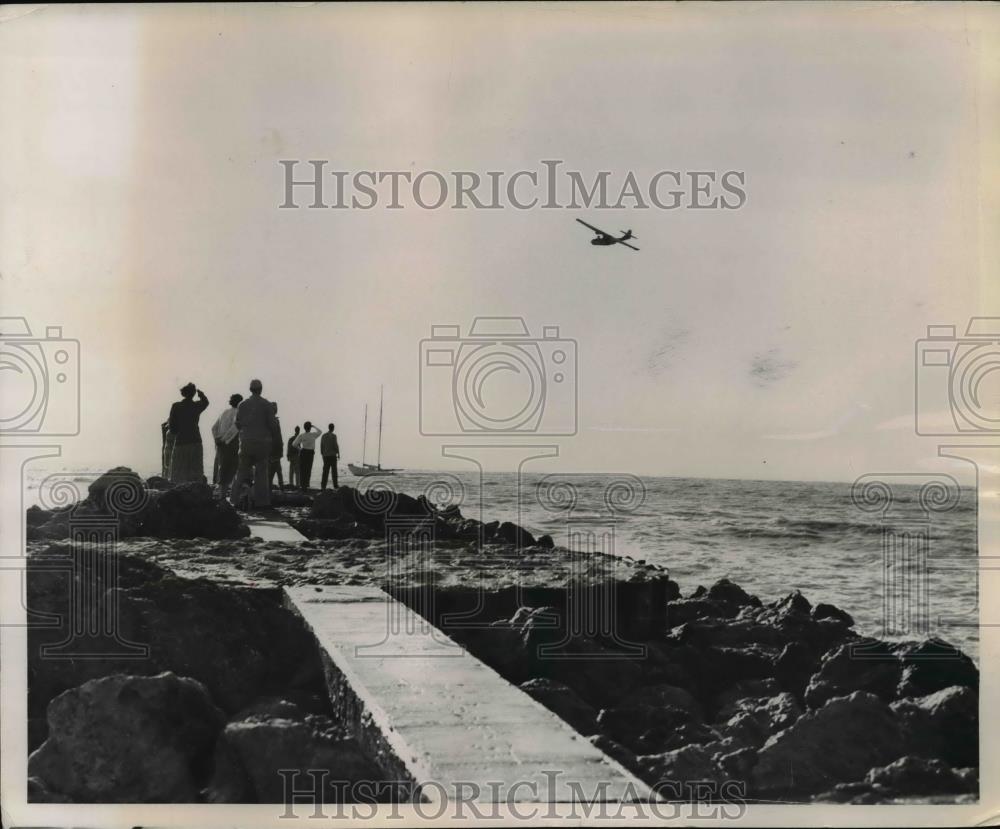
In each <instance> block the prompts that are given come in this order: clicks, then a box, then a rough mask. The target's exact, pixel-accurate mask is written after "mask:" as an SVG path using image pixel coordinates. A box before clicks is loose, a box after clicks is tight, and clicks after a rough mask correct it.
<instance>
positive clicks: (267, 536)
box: [244, 510, 309, 544]
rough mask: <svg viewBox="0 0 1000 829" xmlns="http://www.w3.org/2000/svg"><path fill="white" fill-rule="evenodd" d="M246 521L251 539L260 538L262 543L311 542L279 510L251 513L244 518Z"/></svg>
mask: <svg viewBox="0 0 1000 829" xmlns="http://www.w3.org/2000/svg"><path fill="white" fill-rule="evenodd" d="M244 520H245V521H246V523H247V526H248V527H250V537H251V538H259V539H261V540H262V541H288V542H290V543H292V544H296V543H298V542H299V541H308V540H309V539H307V538H306V537H305V536H304V535H302V533H300V532H299V531H298V530H296V529H295V528H294V527H292V526H291V525H289V524H288V522H286V521H285V519H284V518H282V517H281V513H279V512H278V511H277V510H270V511H268V512H259V513H250V514H248V515H246V516H244Z"/></svg>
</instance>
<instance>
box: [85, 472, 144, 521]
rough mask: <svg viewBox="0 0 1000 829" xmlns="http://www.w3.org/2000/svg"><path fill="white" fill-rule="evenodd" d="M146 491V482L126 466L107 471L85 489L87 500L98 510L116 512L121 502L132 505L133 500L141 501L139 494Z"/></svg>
mask: <svg viewBox="0 0 1000 829" xmlns="http://www.w3.org/2000/svg"><path fill="white" fill-rule="evenodd" d="M145 489H146V482H145V481H143V480H142V478H140V477H139V475H138V473H136V472H133V471H132V470H131V469H129V468H128V467H127V466H116V467H114V468H113V469H109V470H108V471H107V472H105V473H104V474H103V475H101V476H100V477H99V478H98V479H97V480H95V481H93V482H92V483H91V484H90V486H88V487H87V500H88V501H89V502H90V503H91V504H92V505H93V506H94V507H95V508H96V509H98V510H101V511H105V512H109V513H110V512H113V511H116V510H115V508H116V507H117V506H119V505H120V504H121V503H122V502H124V503H126V504H127V503H133V502H134V499H138V500H140V501H141V494H142V493H143V492H144V491H145Z"/></svg>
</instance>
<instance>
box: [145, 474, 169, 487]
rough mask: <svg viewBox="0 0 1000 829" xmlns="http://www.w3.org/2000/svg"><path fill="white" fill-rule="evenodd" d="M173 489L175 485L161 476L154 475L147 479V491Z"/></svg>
mask: <svg viewBox="0 0 1000 829" xmlns="http://www.w3.org/2000/svg"><path fill="white" fill-rule="evenodd" d="M171 487H173V484H172V483H170V481H168V480H167V479H166V478H164V477H162V476H160V475H153V476H151V477H149V478H146V489H158V490H163V489H170V488H171Z"/></svg>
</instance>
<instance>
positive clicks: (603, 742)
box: [587, 734, 638, 774]
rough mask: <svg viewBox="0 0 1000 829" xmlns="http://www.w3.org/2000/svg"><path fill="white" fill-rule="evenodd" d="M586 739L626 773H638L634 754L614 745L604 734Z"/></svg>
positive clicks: (623, 747)
mask: <svg viewBox="0 0 1000 829" xmlns="http://www.w3.org/2000/svg"><path fill="white" fill-rule="evenodd" d="M587 739H588V740H589V741H590V744H591V745H592V746H594V747H595V748H597V749H598V750H599V751H602V752H604V753H605V754H606V755H608V757H610V758H611V759H612V760H617V761H618V762H619V763H621V764H622V766H624V767H625V768H626V769H627V770H628V771H631V772H632V773H633V774H634V773H636V772H637V771H638V764H637V762H636V756H635V754H634V753H633V752H631V751H629V750H628V749H627V748H625V746H623V745H622V744H621V743H616V742H615V741H614V740H612V739H611V738H610V737H608V736H607V735H606V734H591V735H590V736H589V737H588V738H587Z"/></svg>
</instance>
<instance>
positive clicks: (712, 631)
mask: <svg viewBox="0 0 1000 829" xmlns="http://www.w3.org/2000/svg"><path fill="white" fill-rule="evenodd" d="M788 640H789V637H788V635H787V634H786V633H784V632H783V631H782V630H781V629H780V628H777V627H774V626H773V625H760V624H757V623H756V622H753V621H750V620H746V619H728V620H718V619H695V620H693V621H690V622H686V623H684V624H683V625H680V626H679V627H675V628H673V630H671V631H670V635H669V636H668V641H671V642H677V643H678V644H682V645H694V646H695V647H698V648H702V647H708V646H711V645H722V646H725V647H739V646H744V645H765V646H770V647H776V648H781V647H784V645H785V644H786V643H787V642H788Z"/></svg>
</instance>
